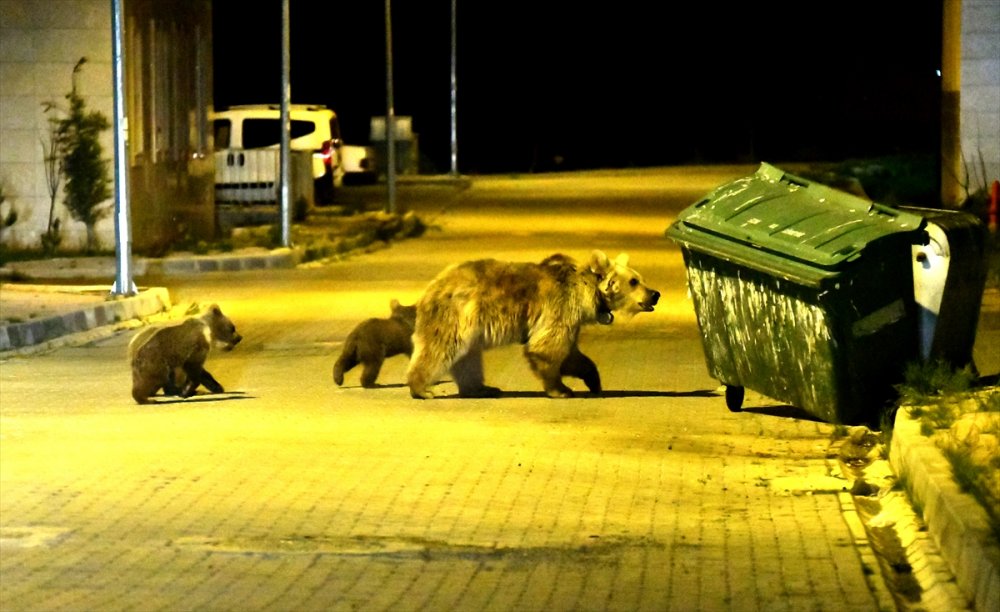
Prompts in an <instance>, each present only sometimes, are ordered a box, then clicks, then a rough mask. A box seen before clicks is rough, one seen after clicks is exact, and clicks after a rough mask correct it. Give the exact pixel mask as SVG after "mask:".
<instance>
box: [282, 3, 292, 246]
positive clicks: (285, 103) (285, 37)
mask: <svg viewBox="0 0 1000 612" xmlns="http://www.w3.org/2000/svg"><path fill="white" fill-rule="evenodd" d="M288 4H289V0H282V2H281V158H280V159H281V164H280V165H281V246H284V247H290V246H292V214H291V213H292V207H291V202H290V201H289V200H290V194H289V189H288V187H289V185H290V182H291V165H290V164H289V163H288V162H289V154H290V151H289V150H290V148H291V146H290V142H291V140H290V138H291V136H290V132H289V130H290V129H291V121H290V113H289V107H290V106H291V103H292V86H291V79H290V76H289V73H290V72H291V60H290V57H291V53H290V51H289V46H290V44H289V41H290V39H291V33H290V28H289V16H288V12H289V11H288Z"/></svg>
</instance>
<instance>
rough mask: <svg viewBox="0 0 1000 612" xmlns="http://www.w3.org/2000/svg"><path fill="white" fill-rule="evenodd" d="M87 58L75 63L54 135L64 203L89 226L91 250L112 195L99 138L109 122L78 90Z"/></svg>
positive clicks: (70, 211)
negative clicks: (66, 105) (63, 112)
mask: <svg viewBox="0 0 1000 612" xmlns="http://www.w3.org/2000/svg"><path fill="white" fill-rule="evenodd" d="M86 61H87V58H85V57H81V58H80V61H78V62H77V63H76V66H74V67H73V86H72V89H70V92H69V93H68V94H66V99H67V100H69V111H68V113H67V114H66V116H65V117H63V118H62V119H58V120H57V121H56V124H55V125H56V129H55V138H56V144H57V147H58V151H59V157H60V159H61V160H62V174H63V176H64V177H65V178H66V187H65V193H66V200H65V205H66V208H67V209H68V210H69V213H70V215H71V216H72V217H73V218H74V219H76V220H77V221H80V222H82V223H83V224H84V225H86V226H87V251H88V252H92V251H94V250H95V249H96V248H97V247H98V240H97V231H96V226H97V222H98V221H100V220H101V219H103V218H104V217H106V216H107V215H108V213H109V212H110V211H111V209H110V208H109V207H101V206H99V205H100V204H101V202H104V201H105V200H107V199H108V198H110V197H111V186H110V185H111V179H110V178H109V177H108V161H107V160H106V159H104V158H103V154H104V149H103V147H102V146H101V141H100V137H101V132H103V131H104V130H106V129H108V128H109V127H110V124H109V122H108V118H107V117H105V116H104V114H102V113H101V112H99V111H88V110H87V108H86V104H85V103H84V101H83V98H82V97H81V96H80V94H79V93H78V92H77V88H76V75H77V74H78V73H79V72H80V69H81V68H82V67H83V64H84V63H86ZM50 228H51V226H50Z"/></svg>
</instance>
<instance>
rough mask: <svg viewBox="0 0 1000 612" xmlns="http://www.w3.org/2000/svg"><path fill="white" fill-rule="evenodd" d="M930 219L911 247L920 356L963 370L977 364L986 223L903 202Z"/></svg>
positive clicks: (909, 210) (958, 213)
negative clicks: (923, 238)
mask: <svg viewBox="0 0 1000 612" xmlns="http://www.w3.org/2000/svg"><path fill="white" fill-rule="evenodd" d="M902 210H905V211H907V212H912V213H914V214H918V215H921V216H922V217H924V219H926V220H927V234H928V238H929V240H928V242H927V244H925V245H914V246H913V253H912V255H913V293H914V298H915V299H916V302H917V311H918V315H917V332H918V335H919V342H920V357H921V358H922V359H923V360H924V361H928V362H937V361H940V362H943V363H945V364H947V365H948V366H950V367H952V368H954V369H959V368H964V367H965V366H967V365H971V366H972V368H973V371H975V363H973V358H972V349H973V347H974V346H975V343H976V328H977V327H978V325H979V309H980V307H981V305H982V301H983V290H984V289H985V287H986V272H987V270H986V248H987V230H986V225H985V224H984V223H983V222H982V221H980V220H979V218H978V217H976V216H975V215H972V214H969V213H966V212H961V211H954V210H938V209H932V208H915V207H903V208H902Z"/></svg>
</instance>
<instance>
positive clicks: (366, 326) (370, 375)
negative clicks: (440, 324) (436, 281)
mask: <svg viewBox="0 0 1000 612" xmlns="http://www.w3.org/2000/svg"><path fill="white" fill-rule="evenodd" d="M389 308H390V310H391V311H392V314H391V315H390V316H389V318H388V319H377V318H371V319H366V320H364V321H362V322H361V323H359V324H358V326H357V327H355V328H354V329H353V330H352V331H351V333H350V334H348V336H347V340H345V341H344V348H343V350H341V352H340V357H339V358H337V362H336V363H335V364H333V381H334V382H335V383H337V384H338V385H343V384H344V372H348V371H350V370H351V368H353V367H354V366H356V365H358V364H359V363H360V364H362V365H363V366H364V369H363V370H362V371H361V386H362V387H365V388H372V387H375V386H376V384H375V379H377V378H378V373H379V371H380V370H381V369H382V363H383V362H384V361H385V360H386V358H388V357H392V356H394V355H401V354H405V355H406V356H407V357H409V356H410V355H411V354H412V353H413V341H412V340H411V338H410V336H411V335H412V334H413V326H414V325H415V324H416V320H417V307H416V305H412V306H403V305H402V304H400V303H399V301H398V300H392V301H391V302H390V303H389Z"/></svg>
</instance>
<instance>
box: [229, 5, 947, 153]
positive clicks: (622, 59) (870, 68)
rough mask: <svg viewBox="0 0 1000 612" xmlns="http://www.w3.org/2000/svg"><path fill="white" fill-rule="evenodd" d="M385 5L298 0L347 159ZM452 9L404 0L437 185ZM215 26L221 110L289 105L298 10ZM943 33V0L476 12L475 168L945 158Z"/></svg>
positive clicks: (465, 122)
mask: <svg viewBox="0 0 1000 612" xmlns="http://www.w3.org/2000/svg"><path fill="white" fill-rule="evenodd" d="M685 4H690V5H691V6H685ZM249 6H253V9H252V10H249V9H248V7H249ZM261 7H264V8H263V9H262V8H261ZM384 8H385V4H384V2H382V1H379V0H354V1H352V2H340V1H337V0H326V1H319V0H291V8H290V14H291V67H292V68H291V90H292V101H293V102H295V103H318V104H326V105H328V106H331V107H332V108H334V109H335V110H336V111H337V113H338V115H339V116H340V120H341V125H342V128H343V131H344V137H345V140H346V141H347V142H349V143H354V144H367V143H368V135H369V134H368V131H369V121H370V117H371V116H373V115H384V114H385V110H386V102H385V82H386V81H385V12H384ZM450 11H451V3H450V0H395V1H394V2H393V16H392V19H393V56H394V64H393V73H394V92H395V112H396V114H397V115H409V116H412V117H413V129H414V131H415V132H417V133H418V134H419V138H420V142H419V147H420V152H421V170H422V171H423V172H446V171H447V170H448V169H449V163H450V161H449V159H450V158H449V150H450V111H449V104H450V89H449V78H450V36H451V35H450V19H451V12H450ZM237 16H238V17H237ZM214 20H215V22H214V50H215V103H216V106H217V107H222V106H226V105H230V104H240V103H257V102H272V103H277V102H279V98H280V83H281V73H280V62H281V38H280V36H281V2H280V0H266V1H264V2H258V3H253V4H252V5H251V4H249V3H246V2H243V1H237V0H215V14H214ZM239 20H242V21H243V23H242V24H241V25H236V24H237V22H238V21H239ZM940 22H941V0H864V1H842V2H827V3H819V2H808V1H799V2H739V3H723V2H701V3H676V2H666V1H663V0H660V1H659V2H648V3H647V2H640V1H633V2H622V3H617V4H614V3H605V4H591V5H590V6H585V4H584V3H582V2H578V1H577V2H570V1H564V0H534V1H531V0H507V1H504V2H495V1H489V0H458V46H457V48H458V122H459V124H458V127H459V170H460V171H462V172H464V173H491V172H544V171H551V170H572V169H585V168H621V167H633V166H657V165H674V164H688V163H716V162H757V161H761V160H767V161H773V162H782V161H811V160H827V161H839V160H842V159H847V158H854V157H868V156H879V155H891V154H935V153H936V151H937V148H938V144H937V143H938V116H939V94H940V80H939V77H938V76H937V74H936V71H937V69H938V68H939V65H940V57H941V52H940V48H941V42H940V38H941V35H940V31H941V25H940Z"/></svg>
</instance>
